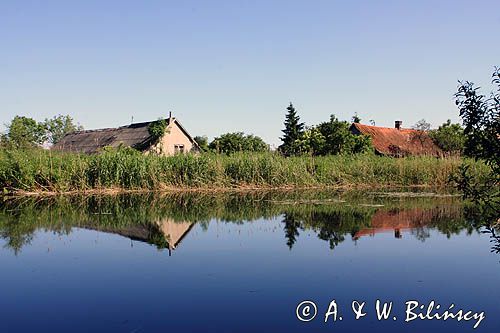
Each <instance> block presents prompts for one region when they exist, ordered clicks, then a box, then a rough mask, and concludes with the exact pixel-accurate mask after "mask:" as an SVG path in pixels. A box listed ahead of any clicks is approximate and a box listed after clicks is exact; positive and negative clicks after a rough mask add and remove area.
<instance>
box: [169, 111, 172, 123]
mask: <svg viewBox="0 0 500 333" xmlns="http://www.w3.org/2000/svg"><path fill="white" fill-rule="evenodd" d="M168 124H169V125H171V124H172V111H170V113H169V114H168Z"/></svg>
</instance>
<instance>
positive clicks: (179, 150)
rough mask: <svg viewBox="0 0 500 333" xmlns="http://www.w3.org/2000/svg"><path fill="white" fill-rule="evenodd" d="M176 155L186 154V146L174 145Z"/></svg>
mask: <svg viewBox="0 0 500 333" xmlns="http://www.w3.org/2000/svg"><path fill="white" fill-rule="evenodd" d="M174 153H176V154H183V153H184V145H174Z"/></svg>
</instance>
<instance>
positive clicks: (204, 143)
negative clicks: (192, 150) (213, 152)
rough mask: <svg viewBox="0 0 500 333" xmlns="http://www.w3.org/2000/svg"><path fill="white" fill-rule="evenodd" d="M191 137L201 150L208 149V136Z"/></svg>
mask: <svg viewBox="0 0 500 333" xmlns="http://www.w3.org/2000/svg"><path fill="white" fill-rule="evenodd" d="M193 139H194V141H196V143H197V144H198V146H199V147H200V150H201V151H202V152H204V151H208V150H209V148H208V138H207V137H206V136H195V137H194V138H193Z"/></svg>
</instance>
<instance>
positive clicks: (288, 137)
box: [279, 102, 304, 156]
mask: <svg viewBox="0 0 500 333" xmlns="http://www.w3.org/2000/svg"><path fill="white" fill-rule="evenodd" d="M286 109H287V110H288V112H287V114H286V116H285V129H284V130H282V132H283V137H282V138H281V141H282V142H283V144H282V145H281V146H280V147H279V150H280V151H281V152H282V153H283V154H284V155H287V156H290V155H297V154H299V153H300V149H299V148H300V145H299V144H298V140H299V139H300V138H301V137H302V135H303V133H304V123H301V122H300V117H299V116H298V114H297V111H296V110H295V108H294V107H293V104H292V103H291V102H290V105H289V106H288V107H287V108H286Z"/></svg>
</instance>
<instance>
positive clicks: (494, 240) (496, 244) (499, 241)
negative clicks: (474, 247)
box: [482, 226, 500, 254]
mask: <svg viewBox="0 0 500 333" xmlns="http://www.w3.org/2000/svg"><path fill="white" fill-rule="evenodd" d="M482 233H484V234H488V235H489V236H490V243H491V252H493V253H497V254H498V253H500V235H499V234H498V230H497V229H495V227H493V226H486V227H484V230H482Z"/></svg>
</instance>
